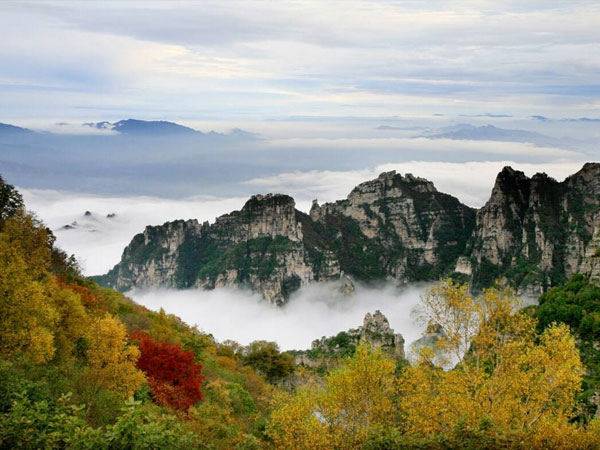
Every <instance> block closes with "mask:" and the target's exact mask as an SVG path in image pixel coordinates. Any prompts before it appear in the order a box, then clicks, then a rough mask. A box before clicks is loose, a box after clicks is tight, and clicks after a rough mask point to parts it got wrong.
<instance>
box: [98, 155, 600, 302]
mask: <svg viewBox="0 0 600 450" xmlns="http://www.w3.org/2000/svg"><path fill="white" fill-rule="evenodd" d="M599 211H600V164H597V163H588V164H586V165H585V166H584V167H583V168H582V169H581V170H580V171H579V172H577V173H576V174H574V175H572V176H570V177H568V178H567V179H566V180H565V181H563V182H558V181H556V180H554V179H552V178H550V177H548V176H547V175H545V174H537V175H535V176H533V177H532V178H528V177H526V176H525V175H524V174H523V173H522V172H519V171H515V170H513V169H512V168H510V167H506V168H504V169H503V170H502V172H500V174H499V175H498V177H497V179H496V183H495V185H494V188H493V190H492V193H491V196H490V200H489V201H488V202H487V203H486V204H485V206H484V207H483V208H481V209H480V210H478V211H476V210H474V209H473V208H469V207H468V206H465V205H463V204H462V203H460V202H459V201H458V200H457V199H456V198H454V197H452V196H450V195H447V194H443V193H440V192H439V191H437V189H436V188H435V186H434V185H433V183H431V182H430V181H427V180H425V179H423V178H419V177H415V176H413V175H411V174H406V175H405V176H402V175H400V174H397V173H395V172H384V173H382V174H381V175H380V176H379V177H377V178H376V179H374V180H371V181H367V182H365V183H361V184H360V185H358V186H357V187H356V188H354V189H353V190H352V192H351V193H350V194H349V195H348V197H347V198H346V199H345V200H340V201H337V202H333V203H325V204H323V205H319V203H318V201H317V200H315V201H314V202H313V205H312V207H311V210H310V213H309V214H304V213H303V212H301V211H298V210H296V209H295V202H294V200H293V199H292V198H291V197H289V196H287V195H281V194H268V195H256V196H253V197H251V198H250V199H249V200H248V202H246V204H245V205H244V207H243V208H242V209H241V210H240V211H234V212H232V213H230V214H225V215H223V216H221V217H218V218H217V219H216V220H215V222H214V223H213V224H212V225H211V224H209V223H208V222H205V223H203V224H200V223H199V222H198V221H196V220H193V219H192V220H187V221H183V220H176V221H173V222H168V223H165V224H164V225H161V226H149V227H146V229H145V230H144V232H143V233H140V234H138V235H136V236H135V237H134V238H133V240H132V241H131V243H130V244H129V245H128V246H127V248H126V249H125V250H124V252H123V256H122V258H121V261H120V263H119V264H117V265H116V266H115V267H114V268H113V269H112V270H111V271H110V272H109V273H108V274H106V275H104V276H102V277H98V278H97V279H98V281H99V282H101V283H103V284H106V285H109V286H111V287H115V288H117V289H120V290H127V289H129V288H131V287H158V286H163V287H174V288H188V287H201V288H205V289H213V288H217V287H225V286H240V287H247V288H249V289H251V290H253V291H255V292H259V293H261V294H262V295H263V297H264V298H266V299H268V300H269V301H271V302H273V303H276V304H282V303H283V302H285V301H287V299H289V298H290V296H291V295H292V293H293V292H294V291H295V290H297V289H298V288H299V287H300V286H302V285H303V284H307V283H313V282H320V281H328V280H338V281H339V283H340V289H341V290H342V291H343V292H345V293H348V294H350V293H351V292H352V291H353V289H354V283H355V282H356V281H360V282H366V283H369V282H374V281H381V280H392V281H394V282H396V283H398V284H402V283H407V282H410V281H423V280H434V279H438V278H439V277H443V276H448V275H456V276H458V277H461V279H462V280H464V281H468V282H470V284H471V287H472V288H473V289H474V290H478V289H480V288H483V287H486V286H490V285H492V284H493V283H494V282H495V281H496V280H500V281H501V282H503V283H506V284H511V285H512V286H514V287H516V288H517V289H518V290H519V291H520V292H521V293H524V294H527V295H530V296H536V295H539V294H540V293H541V292H543V291H544V290H545V289H547V288H548V287H550V286H552V285H554V284H558V283H562V282H563V281H564V280H565V279H566V278H568V277H570V276H571V275H572V274H573V273H575V272H582V273H584V274H586V275H589V276H590V277H591V278H592V279H593V280H594V281H596V282H600V213H599Z"/></svg>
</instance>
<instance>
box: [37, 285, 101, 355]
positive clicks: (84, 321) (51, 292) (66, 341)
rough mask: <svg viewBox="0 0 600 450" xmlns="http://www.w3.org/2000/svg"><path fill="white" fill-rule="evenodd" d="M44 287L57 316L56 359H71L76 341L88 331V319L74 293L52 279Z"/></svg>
mask: <svg viewBox="0 0 600 450" xmlns="http://www.w3.org/2000/svg"><path fill="white" fill-rule="evenodd" d="M44 286H45V291H46V296H47V301H48V302H49V303H51V304H52V305H54V309H55V310H56V312H57V315H58V319H57V322H56V331H55V333H54V341H55V346H56V357H57V358H61V359H63V360H68V359H71V358H72V356H73V351H74V349H75V345H76V343H77V341H78V340H79V339H80V338H82V337H84V336H85V334H86V333H87V331H88V329H89V324H90V319H89V317H88V315H87V312H86V310H85V308H84V306H83V304H82V302H81V298H80V297H79V295H77V294H76V293H75V292H73V291H72V290H70V289H66V288H62V287H60V286H59V284H58V283H57V282H56V279H55V278H54V277H50V278H48V279H47V280H46V281H45V283H44Z"/></svg>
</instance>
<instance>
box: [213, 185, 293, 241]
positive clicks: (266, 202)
mask: <svg viewBox="0 0 600 450" xmlns="http://www.w3.org/2000/svg"><path fill="white" fill-rule="evenodd" d="M215 227H216V228H217V229H223V231H225V230H224V229H225V228H227V229H228V230H227V231H226V232H227V233H228V234H229V237H228V239H233V240H235V241H240V240H248V239H256V238H260V237H267V236H268V237H276V236H284V237H286V238H288V239H290V240H292V241H300V240H301V239H302V231H301V225H300V224H298V223H297V222H296V202H295V201H294V199H293V198H292V197H290V196H289V195H283V194H267V195H253V196H252V197H250V199H249V200H248V201H247V202H246V203H245V204H244V206H243V208H242V209H241V211H234V212H232V213H230V214H225V215H223V216H221V217H218V218H217V220H216V222H215Z"/></svg>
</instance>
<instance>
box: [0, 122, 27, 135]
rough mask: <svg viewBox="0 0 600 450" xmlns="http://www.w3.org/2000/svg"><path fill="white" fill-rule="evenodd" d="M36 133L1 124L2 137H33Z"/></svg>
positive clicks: (0, 133)
mask: <svg viewBox="0 0 600 450" xmlns="http://www.w3.org/2000/svg"><path fill="white" fill-rule="evenodd" d="M33 133H35V132H34V131H32V130H30V129H28V128H22V127H17V126H15V125H10V124H8V123H0V136H6V135H11V136H23V135H31V134H33Z"/></svg>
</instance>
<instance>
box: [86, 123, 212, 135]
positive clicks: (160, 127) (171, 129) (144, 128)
mask: <svg viewBox="0 0 600 450" xmlns="http://www.w3.org/2000/svg"><path fill="white" fill-rule="evenodd" d="M84 125H85V126H88V127H91V128H97V129H106V130H112V131H117V132H119V133H121V134H128V135H152V136H157V135H182V134H183V135H193V134H196V133H197V134H202V133H201V132H200V131H196V130H194V129H193V128H189V127H185V126H183V125H179V124H177V123H174V122H166V121H164V120H160V121H147V120H137V119H126V120H119V121H118V122H115V123H110V122H106V121H104V122H88V123H85V124H84Z"/></svg>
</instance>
